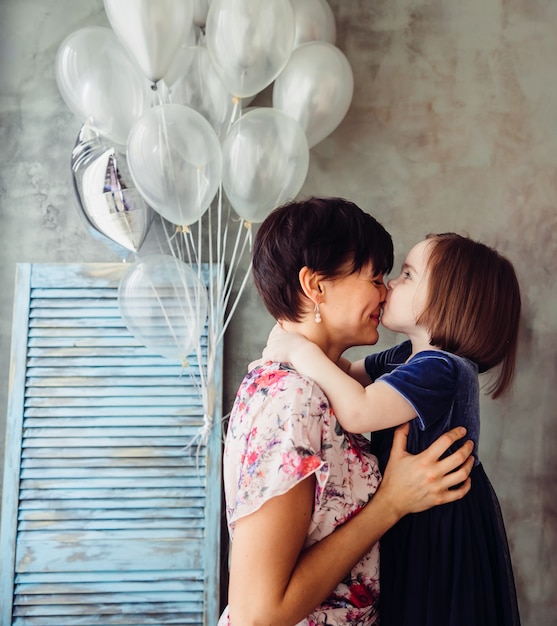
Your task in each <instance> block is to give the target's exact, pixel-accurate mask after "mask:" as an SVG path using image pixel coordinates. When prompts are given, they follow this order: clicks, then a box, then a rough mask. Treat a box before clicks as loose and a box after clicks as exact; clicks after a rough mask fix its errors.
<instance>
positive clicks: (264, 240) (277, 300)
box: [253, 197, 393, 321]
mask: <svg viewBox="0 0 557 626" xmlns="http://www.w3.org/2000/svg"><path fill="white" fill-rule="evenodd" d="M370 262H371V264H372V266H373V269H374V272H375V274H376V275H379V274H386V273H388V272H390V271H391V269H392V266H393V242H392V239H391V236H390V235H389V233H388V232H387V231H386V230H385V228H383V226H382V225H381V224H380V223H379V222H377V220H375V219H374V218H373V217H372V216H371V215H369V214H368V213H365V212H364V211H362V209H361V208H360V207H358V206H357V205H356V204H354V203H353V202H349V201H348V200H344V199H342V198H317V197H310V198H307V199H306V200H302V201H299V202H289V203H287V204H284V205H282V206H280V207H278V208H276V209H275V210H274V211H273V212H272V213H271V214H270V215H269V216H268V217H267V218H266V219H265V220H264V221H263V222H262V223H261V225H260V226H259V229H258V231H257V234H256V236H255V241H254V245H253V278H254V282H255V286H256V288H257V291H258V292H259V295H260V296H261V299H262V300H263V303H264V304H265V307H266V308H267V310H268V311H269V313H270V314H271V315H272V316H273V317H274V318H275V319H284V320H290V321H300V319H301V316H302V313H303V307H302V302H303V301H302V295H303V292H302V289H301V286H300V281H299V278H298V274H299V272H300V270H301V269H302V267H305V266H307V267H309V268H310V269H311V270H313V271H315V272H318V273H320V274H322V275H323V277H324V278H335V277H338V276H343V275H346V274H351V273H354V272H358V271H360V270H361V269H362V268H363V267H364V266H365V265H367V264H368V263H370ZM347 268H348V269H347Z"/></svg>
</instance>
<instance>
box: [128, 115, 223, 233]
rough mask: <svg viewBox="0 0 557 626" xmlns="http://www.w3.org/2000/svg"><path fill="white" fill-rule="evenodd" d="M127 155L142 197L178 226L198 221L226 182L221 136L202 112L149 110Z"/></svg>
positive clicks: (133, 134)
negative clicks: (223, 171) (223, 173)
mask: <svg viewBox="0 0 557 626" xmlns="http://www.w3.org/2000/svg"><path fill="white" fill-rule="evenodd" d="M127 157H128V167H129V169H130V174H131V177H132V180H133V181H134V184H135V186H136V187H137V189H138V190H139V191H140V193H141V195H142V196H143V197H144V198H145V200H146V201H147V203H148V204H149V206H151V207H152V208H153V209H155V211H157V213H160V215H162V216H163V217H164V218H166V219H167V220H169V221H171V222H173V223H174V224H178V225H182V226H186V225H189V224H193V223H194V222H196V221H197V220H198V219H199V218H200V217H201V216H202V215H203V213H205V211H206V210H207V208H208V207H209V205H210V204H211V201H212V200H213V198H214V197H215V194H216V193H217V190H218V188H219V185H220V182H221V173H222V152H221V147H220V143H219V140H218V137H217V135H216V134H215V131H214V130H213V129H212V127H211V125H210V124H209V122H208V121H207V120H206V119H205V118H204V117H203V116H202V115H201V114H200V113H198V112H197V111H194V110H193V109H191V108H190V107H187V106H184V105H182V104H161V105H159V106H156V107H153V108H152V109H150V110H149V111H147V113H145V114H144V115H143V116H142V117H141V118H140V119H139V120H138V121H137V122H136V123H135V124H134V126H133V128H132V130H131V132H130V136H129V139H128V146H127Z"/></svg>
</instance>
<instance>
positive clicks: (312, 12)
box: [290, 0, 337, 48]
mask: <svg viewBox="0 0 557 626" xmlns="http://www.w3.org/2000/svg"><path fill="white" fill-rule="evenodd" d="M290 1H291V2H292V7H293V8H294V22H295V24H296V37H295V40H294V47H295V48H297V47H298V46H301V45H302V44H303V43H307V42H308V41H327V42H328V43H331V44H334V43H335V40H336V34H337V31H336V24H335V16H334V15H333V11H332V9H331V7H330V6H329V4H328V3H327V0H290Z"/></svg>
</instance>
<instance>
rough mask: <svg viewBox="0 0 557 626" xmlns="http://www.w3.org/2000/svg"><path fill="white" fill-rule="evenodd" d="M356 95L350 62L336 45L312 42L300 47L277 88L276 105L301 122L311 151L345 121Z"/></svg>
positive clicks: (274, 104) (278, 80)
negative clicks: (353, 97)
mask: <svg viewBox="0 0 557 626" xmlns="http://www.w3.org/2000/svg"><path fill="white" fill-rule="evenodd" d="M353 94H354V76H353V74H352V68H351V67H350V63H349V62H348V59H347V58H346V57H345V56H344V54H343V53H342V52H341V51H340V50H339V49H338V48H337V47H335V46H333V45H332V44H330V43H327V42H324V41H312V42H309V43H306V44H303V45H301V46H300V47H298V48H296V49H295V50H294V51H293V52H292V55H291V56H290V59H289V60H288V63H287V64H286V67H285V68H284V70H283V71H282V72H281V73H280V75H279V76H278V77H277V79H276V80H275V84H274V85H273V106H274V107H275V108H276V109H279V110H280V111H284V112H285V113H287V114H288V115H290V116H291V117H293V118H294V119H295V120H297V121H298V122H299V123H300V125H301V126H302V128H303V129H304V131H305V133H306V136H307V138H308V143H309V146H310V148H312V147H313V146H315V145H316V144H318V143H319V142H320V141H323V139H325V137H327V136H328V135H330V134H331V133H332V132H333V130H335V128H336V127H337V126H338V125H339V124H340V122H341V121H342V120H343V119H344V116H345V115H346V113H347V112H348V109H349V107H350V103H351V102H352V96H353Z"/></svg>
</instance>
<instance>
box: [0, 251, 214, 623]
mask: <svg viewBox="0 0 557 626" xmlns="http://www.w3.org/2000/svg"><path fill="white" fill-rule="evenodd" d="M125 269H126V265H125V264H111V263H110V264H108V263H102V264H76V265H67V264H64V265H61V264H49V265H43V264H20V265H18V268H17V281H16V298H15V309H14V332H13V337H12V360H11V375H10V380H11V383H10V395H9V405H8V415H7V434H6V457H5V473H4V491H3V514H2V536H1V543H0V557H1V565H2V567H1V574H0V601H1V607H0V623H1V624H2V625H8V624H12V625H13V626H20V625H31V624H32V625H45V626H46V625H48V626H65V625H69V624H72V625H77V624H79V625H87V624H97V625H98V624H102V625H103V626H104V625H109V624H126V625H139V624H204V625H208V626H214V625H215V624H216V622H217V620H218V611H219V559H220V521H221V428H220V422H221V419H220V418H221V404H220V398H221V397H222V388H221V384H222V383H221V373H222V372H221V368H222V358H221V355H218V358H217V367H216V392H217V393H216V396H217V398H218V400H217V411H216V419H215V425H214V428H213V431H212V434H211V437H210V440H209V442H208V444H207V446H202V447H201V448H199V449H197V448H195V447H194V448H193V450H192V451H190V452H186V451H184V447H185V446H186V445H187V444H188V443H189V442H191V440H192V438H193V437H194V436H195V434H196V433H197V432H198V429H199V428H200V427H201V426H202V419H203V409H202V404H201V398H200V396H199V394H198V392H197V390H196V388H195V387H194V385H193V383H192V378H191V377H190V375H188V373H187V370H183V369H182V368H181V365H180V364H178V363H174V362H172V361H169V360H167V359H164V358H163V357H159V356H156V355H153V354H152V353H151V352H149V350H147V349H146V348H144V347H142V346H141V345H139V343H138V342H137V341H136V340H135V339H134V338H133V337H132V336H131V335H130V333H129V332H128V331H127V329H126V328H125V326H124V324H123V322H122V320H121V318H120V315H119V312H118V305H117V286H118V282H119V279H120V276H121V275H122V273H123V272H124V271H125ZM204 341H206V340H205V339H204ZM205 357H206V352H205V353H204V358H205ZM190 367H191V368H193V369H195V368H196V367H197V365H196V362H195V359H194V360H193V362H192V363H191V364H190Z"/></svg>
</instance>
